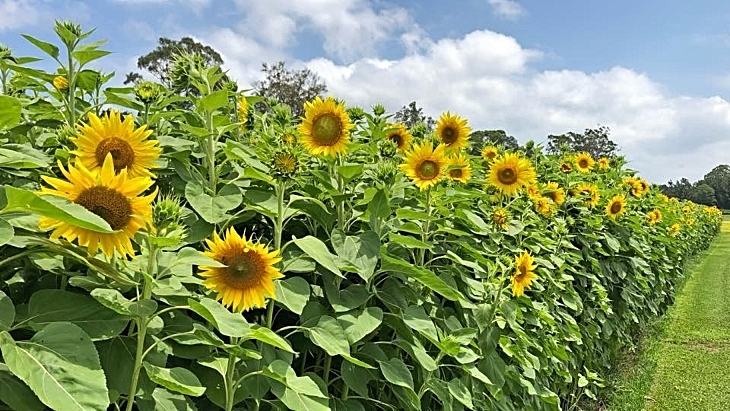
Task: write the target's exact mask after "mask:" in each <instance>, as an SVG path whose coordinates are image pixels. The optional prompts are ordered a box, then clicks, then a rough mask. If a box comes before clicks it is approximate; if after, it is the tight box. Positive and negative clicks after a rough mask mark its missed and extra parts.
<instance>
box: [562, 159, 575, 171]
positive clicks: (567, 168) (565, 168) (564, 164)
mask: <svg viewBox="0 0 730 411" xmlns="http://www.w3.org/2000/svg"><path fill="white" fill-rule="evenodd" d="M560 171H562V172H563V173H566V174H567V173H570V172H571V171H573V166H572V165H571V164H570V163H569V162H567V161H564V162H562V163H561V164H560Z"/></svg>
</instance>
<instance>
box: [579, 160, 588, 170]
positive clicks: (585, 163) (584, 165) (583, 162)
mask: <svg viewBox="0 0 730 411" xmlns="http://www.w3.org/2000/svg"><path fill="white" fill-rule="evenodd" d="M578 166H579V167H580V168H588V160H586V159H585V158H582V159H580V161H578Z"/></svg>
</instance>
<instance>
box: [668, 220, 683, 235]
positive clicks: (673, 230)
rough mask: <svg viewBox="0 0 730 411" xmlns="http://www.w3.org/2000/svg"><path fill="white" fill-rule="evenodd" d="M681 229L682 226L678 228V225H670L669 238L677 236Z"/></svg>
mask: <svg viewBox="0 0 730 411" xmlns="http://www.w3.org/2000/svg"><path fill="white" fill-rule="evenodd" d="M681 229H682V226H680V225H679V223H674V224H672V226H671V227H669V232H668V234H669V236H670V237H676V236H677V234H679V230H681Z"/></svg>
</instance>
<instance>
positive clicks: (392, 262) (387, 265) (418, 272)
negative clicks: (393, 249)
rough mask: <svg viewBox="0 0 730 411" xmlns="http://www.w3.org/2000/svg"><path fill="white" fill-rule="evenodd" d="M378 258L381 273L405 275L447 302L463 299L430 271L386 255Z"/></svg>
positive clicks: (456, 291) (382, 254) (383, 254)
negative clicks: (439, 295) (379, 259)
mask: <svg viewBox="0 0 730 411" xmlns="http://www.w3.org/2000/svg"><path fill="white" fill-rule="evenodd" d="M380 258H381V269H382V270H383V271H390V272H396V273H401V274H405V275H406V276H408V277H411V278H413V279H414V280H416V281H418V282H419V283H421V284H423V285H425V286H426V287H428V288H429V289H431V290H432V291H434V292H437V293H439V294H441V295H442V296H444V297H445V298H447V299H449V300H452V301H458V300H460V299H464V297H463V296H462V295H461V293H460V292H459V291H458V290H456V289H454V288H453V287H451V286H450V285H449V284H447V283H446V282H445V281H444V280H442V279H440V278H439V277H438V276H437V275H436V274H434V273H433V272H432V271H430V270H427V269H425V268H420V267H416V266H415V265H413V264H411V263H409V262H408V261H405V260H402V259H400V258H397V257H392V256H390V255H388V254H386V253H381V257H380Z"/></svg>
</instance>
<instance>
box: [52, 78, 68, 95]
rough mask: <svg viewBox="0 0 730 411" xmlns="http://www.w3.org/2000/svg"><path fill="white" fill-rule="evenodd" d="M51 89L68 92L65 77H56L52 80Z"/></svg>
mask: <svg viewBox="0 0 730 411" xmlns="http://www.w3.org/2000/svg"><path fill="white" fill-rule="evenodd" d="M53 87H55V88H56V90H58V91H60V92H62V93H65V92H67V91H68V79H67V78H66V76H56V77H54V78H53Z"/></svg>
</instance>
